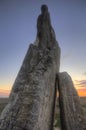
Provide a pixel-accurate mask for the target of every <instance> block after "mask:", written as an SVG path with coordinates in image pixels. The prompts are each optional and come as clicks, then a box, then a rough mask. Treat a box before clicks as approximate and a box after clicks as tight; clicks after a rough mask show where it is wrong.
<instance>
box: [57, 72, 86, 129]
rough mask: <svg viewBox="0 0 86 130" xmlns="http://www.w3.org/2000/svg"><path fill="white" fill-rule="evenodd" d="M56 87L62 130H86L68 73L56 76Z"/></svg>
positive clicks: (76, 95) (77, 98)
mask: <svg viewBox="0 0 86 130" xmlns="http://www.w3.org/2000/svg"><path fill="white" fill-rule="evenodd" d="M58 81H59V82H58ZM57 87H58V90H59V104H60V115H61V126H62V130H86V129H85V120H84V114H83V111H82V108H81V104H80V100H79V96H78V94H77V91H76V90H75V88H74V85H73V82H72V79H71V77H70V76H69V75H68V73H66V72H63V73H59V74H58V78H57Z"/></svg>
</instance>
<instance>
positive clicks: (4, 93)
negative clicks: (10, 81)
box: [0, 89, 10, 97]
mask: <svg viewBox="0 0 86 130" xmlns="http://www.w3.org/2000/svg"><path fill="white" fill-rule="evenodd" d="M9 94H10V90H5V89H0V97H8V96H9Z"/></svg>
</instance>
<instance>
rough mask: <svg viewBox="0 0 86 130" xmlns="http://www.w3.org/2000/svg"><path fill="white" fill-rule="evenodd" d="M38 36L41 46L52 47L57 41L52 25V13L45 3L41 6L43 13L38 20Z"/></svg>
mask: <svg viewBox="0 0 86 130" xmlns="http://www.w3.org/2000/svg"><path fill="white" fill-rule="evenodd" d="M37 37H38V39H39V43H38V44H39V47H40V48H44V49H45V48H46V47H47V48H48V49H52V47H53V46H54V45H55V43H56V38H55V32H54V30H53V28H52V26H51V20H50V15H49V12H48V7H47V6H46V5H43V6H42V7H41V14H40V15H39V17H38V20H37Z"/></svg>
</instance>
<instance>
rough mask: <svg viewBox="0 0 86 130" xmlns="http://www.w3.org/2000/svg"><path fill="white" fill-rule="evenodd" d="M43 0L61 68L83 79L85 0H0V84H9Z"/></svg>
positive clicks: (85, 66) (29, 40)
mask: <svg viewBox="0 0 86 130" xmlns="http://www.w3.org/2000/svg"><path fill="white" fill-rule="evenodd" d="M42 4H47V5H48V7H49V12H50V15H51V22H52V26H53V28H54V30H55V33H56V37H57V41H58V42H59V45H60V47H61V69H60V70H61V71H63V70H65V71H67V72H69V74H71V76H72V78H73V79H74V80H80V79H82V80H85V79H86V0H0V88H5V89H6V88H7V89H9V88H11V87H12V84H13V82H14V80H15V78H16V75H17V73H18V71H19V69H20V66H21V64H22V61H23V59H24V56H25V54H26V51H27V49H28V46H29V44H30V43H33V42H34V41H35V38H36V20H37V17H38V15H39V14H40V7H41V5H42Z"/></svg>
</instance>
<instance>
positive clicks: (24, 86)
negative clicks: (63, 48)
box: [0, 5, 60, 130]
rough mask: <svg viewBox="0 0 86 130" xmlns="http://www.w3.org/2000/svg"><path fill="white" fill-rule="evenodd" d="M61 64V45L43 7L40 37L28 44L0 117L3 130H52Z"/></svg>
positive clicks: (39, 29) (39, 27)
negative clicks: (57, 80)
mask: <svg viewBox="0 0 86 130" xmlns="http://www.w3.org/2000/svg"><path fill="white" fill-rule="evenodd" d="M59 66H60V48H59V45H58V43H57V41H56V38H55V32H54V30H53V28H52V26H51V21H50V15H49V12H48V7H47V6H46V5H43V6H42V7H41V14H40V15H39V17H38V20H37V38H36V41H35V43H34V44H31V45H30V46H29V49H28V51H27V54H26V56H25V58H24V61H23V63H22V66H21V69H20V71H19V73H18V76H17V78H16V80H15V82H14V85H13V88H12V91H11V94H10V97H9V102H8V104H7V106H6V107H5V109H4V110H3V112H2V114H1V117H0V130H50V129H52V115H53V109H54V97H55V79H56V73H58V72H59Z"/></svg>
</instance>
